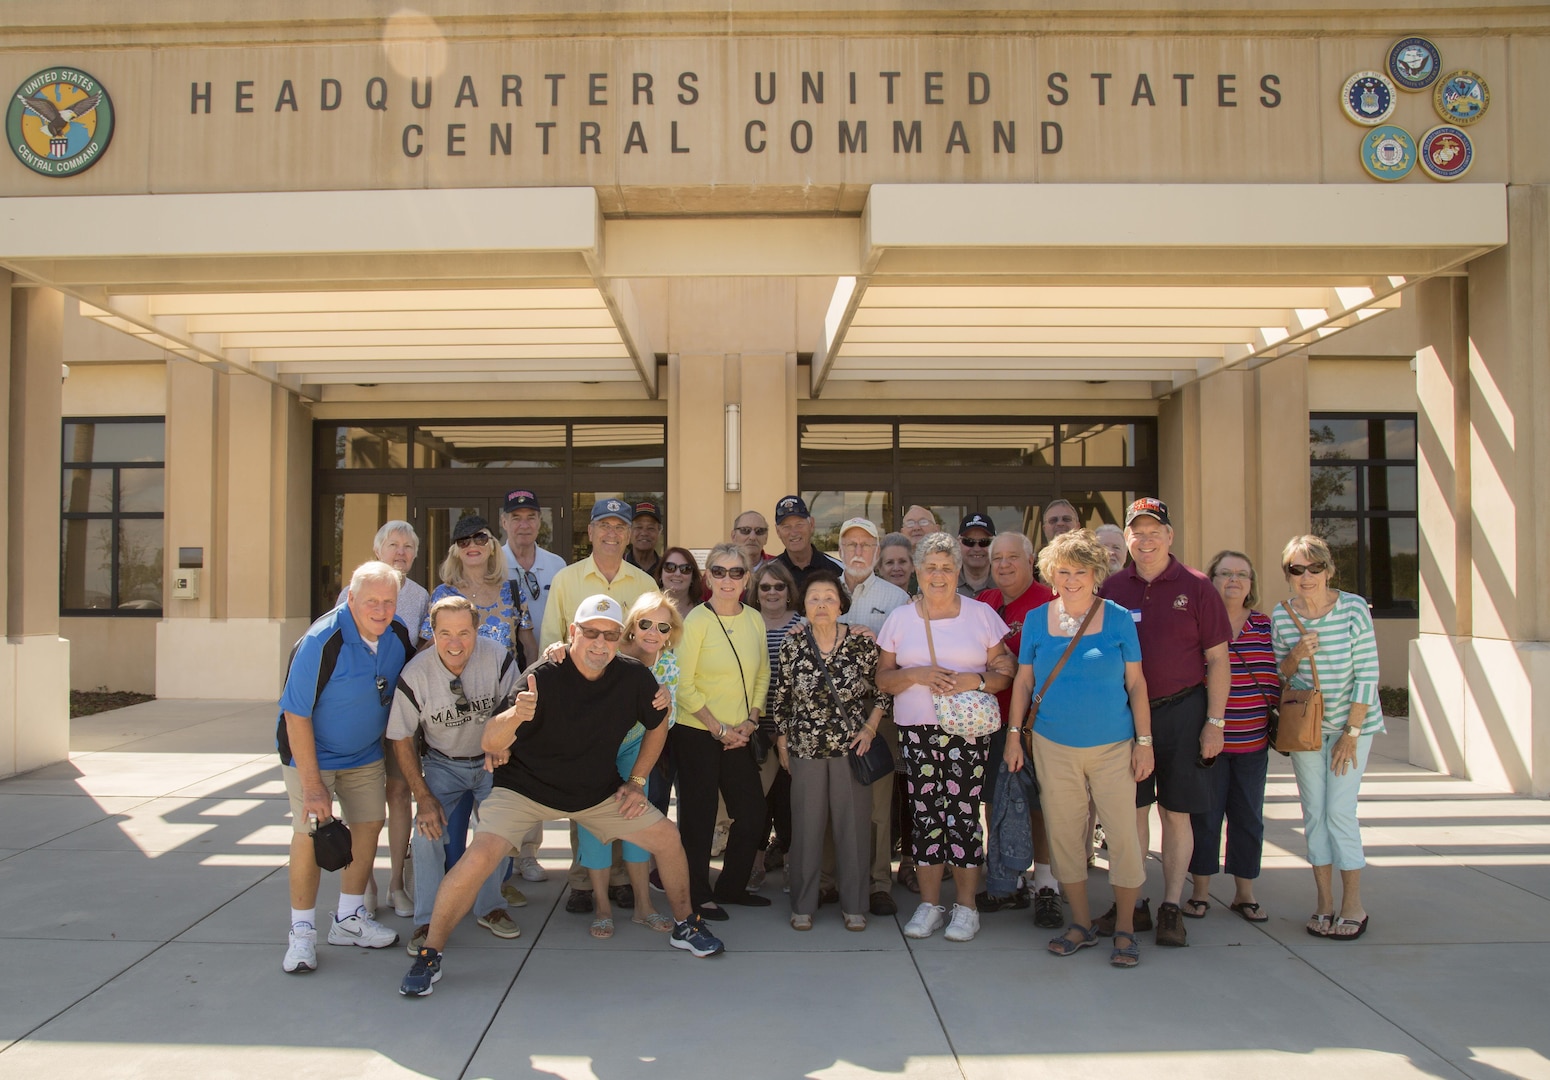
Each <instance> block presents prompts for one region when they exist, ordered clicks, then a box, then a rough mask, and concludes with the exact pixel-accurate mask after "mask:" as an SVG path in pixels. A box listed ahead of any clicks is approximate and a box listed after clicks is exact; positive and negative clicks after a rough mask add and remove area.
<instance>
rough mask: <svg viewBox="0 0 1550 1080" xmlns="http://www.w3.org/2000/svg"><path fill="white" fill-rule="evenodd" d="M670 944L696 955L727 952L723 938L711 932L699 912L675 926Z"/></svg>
mask: <svg viewBox="0 0 1550 1080" xmlns="http://www.w3.org/2000/svg"><path fill="white" fill-rule="evenodd" d="M669 944H671V945H672V946H673V948H675V949H684V950H686V951H688V952H691V953H693V954H694V955H695V956H715V955H716V954H717V953H721V952H725V951H726V948H727V947H726V946H725V945H723V944H721V939H720V938H718V937H717V936H716V935H715V934H712V933H711V932H710V929H709V928H708V927H706V925H705V920H704V919H702V918H700V916H699V915H698V914H695V915H690V916H689V917H688V918H687V919H685V920H684V921H683V922H681V923H677V924H675V925H674V926H673V936H672V937H671V938H670V939H669Z"/></svg>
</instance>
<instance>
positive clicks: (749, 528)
mask: <svg viewBox="0 0 1550 1080" xmlns="http://www.w3.org/2000/svg"><path fill="white" fill-rule="evenodd" d="M732 531H733V532H735V533H737V535H738V536H768V535H770V530H769V527H768V526H765V525H734V526H733V527H732Z"/></svg>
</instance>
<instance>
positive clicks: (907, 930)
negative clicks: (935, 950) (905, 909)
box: [904, 904, 947, 938]
mask: <svg viewBox="0 0 1550 1080" xmlns="http://www.w3.org/2000/svg"><path fill="white" fill-rule="evenodd" d="M946 910H947V909H946V908H944V907H943V906H942V905H941V904H921V905H920V906H919V907H918V908H916V909H915V914H913V915H911V916H910V921H909V922H907V923H905V924H904V936H905V937H907V938H928V937H930V936H931V935H932V934H934V933H936V932H937V931H938V930H940V929H941V928H942V920H943V912H945V911H946Z"/></svg>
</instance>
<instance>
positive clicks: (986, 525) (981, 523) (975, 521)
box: [958, 514, 996, 536]
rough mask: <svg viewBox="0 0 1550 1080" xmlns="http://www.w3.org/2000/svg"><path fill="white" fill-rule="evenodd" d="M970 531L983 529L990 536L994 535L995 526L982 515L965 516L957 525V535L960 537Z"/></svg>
mask: <svg viewBox="0 0 1550 1080" xmlns="http://www.w3.org/2000/svg"><path fill="white" fill-rule="evenodd" d="M970 529H984V530H985V531H986V532H988V533H989V534H990V535H991V536H994V535H996V526H995V523H994V522H993V521H991V520H990V519H989V518H988V517H986V516H985V515H984V514H965V515H964V516H963V520H962V521H961V522H959V523H958V535H959V536H962V535H963V534H964V533H966V532H968V531H969V530H970Z"/></svg>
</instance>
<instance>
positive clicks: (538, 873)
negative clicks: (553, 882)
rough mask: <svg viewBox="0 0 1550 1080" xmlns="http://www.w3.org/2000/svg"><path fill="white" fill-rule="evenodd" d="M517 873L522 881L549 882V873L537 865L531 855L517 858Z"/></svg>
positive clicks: (536, 861)
mask: <svg viewBox="0 0 1550 1080" xmlns="http://www.w3.org/2000/svg"><path fill="white" fill-rule="evenodd" d="M517 873H519V874H521V875H522V880H523V881H548V880H549V872H548V871H547V870H545V869H544V868H543V867H542V866H540V865H538V860H537V859H535V858H533V856H531V855H522V856H519V857H518V858H517Z"/></svg>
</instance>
